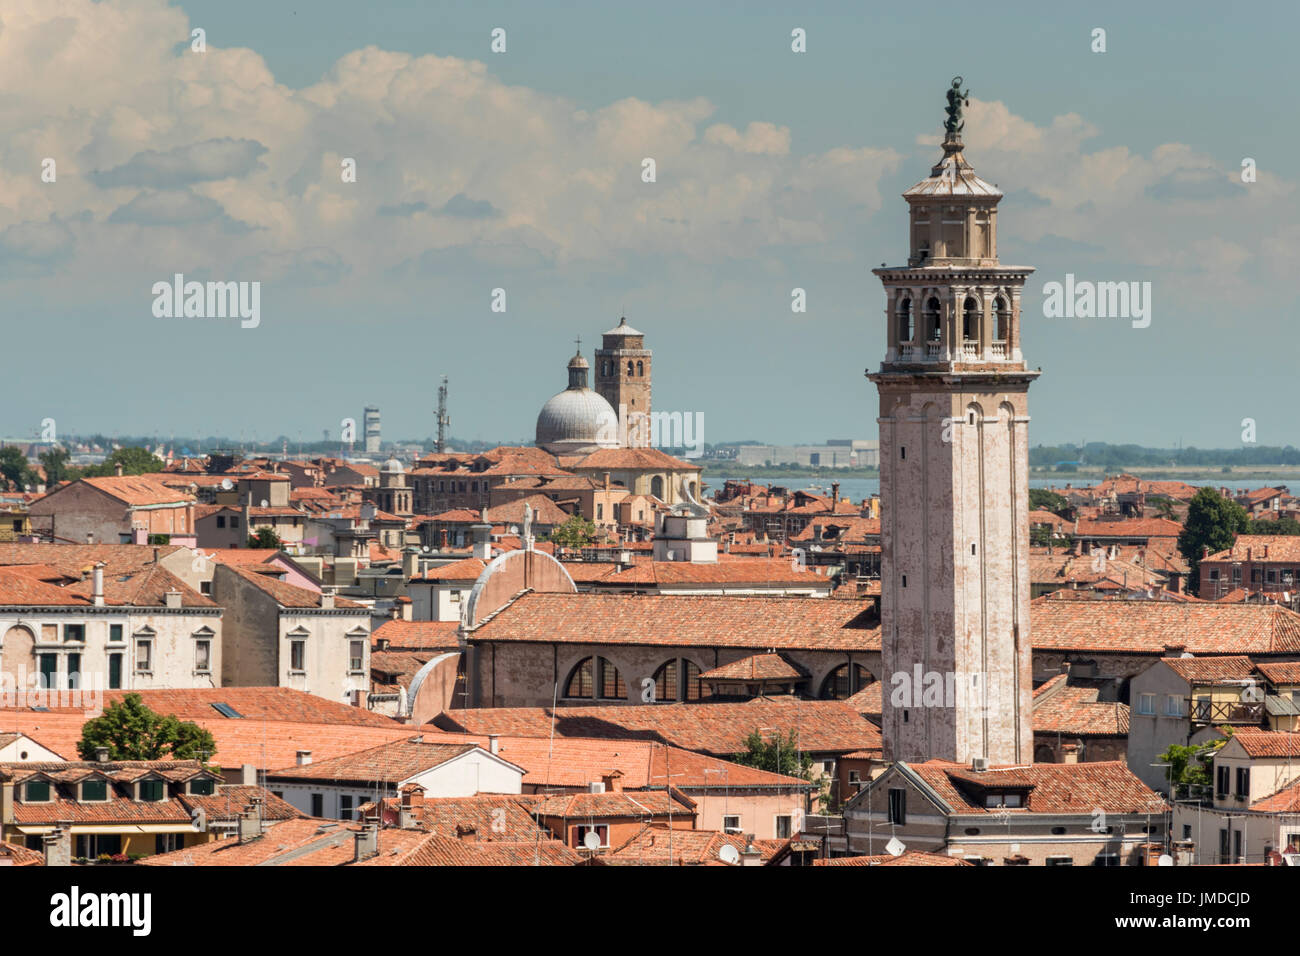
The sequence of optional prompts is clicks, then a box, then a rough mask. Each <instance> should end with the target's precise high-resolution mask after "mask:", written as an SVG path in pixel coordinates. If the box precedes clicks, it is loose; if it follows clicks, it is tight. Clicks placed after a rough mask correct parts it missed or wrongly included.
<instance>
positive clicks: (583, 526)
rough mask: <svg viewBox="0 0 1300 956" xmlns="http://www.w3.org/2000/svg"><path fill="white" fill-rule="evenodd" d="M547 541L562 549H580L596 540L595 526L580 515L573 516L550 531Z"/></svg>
mask: <svg viewBox="0 0 1300 956" xmlns="http://www.w3.org/2000/svg"><path fill="white" fill-rule="evenodd" d="M549 540H551V541H553V542H555V543H556V544H558V545H559V546H560V547H562V548H582V547H586V546H587V545H589V544H591V543H592V542H593V541H595V540H596V526H595V525H594V524H593V523H592V522H590V521H588V520H587V519H586V518H584V517H583V516H582V515H574V516H573V517H571V518H570V519H569V520H568V521H566V522H564V524H561V525H556V526H555V527H554V528H552V529H551V534H550V538H549Z"/></svg>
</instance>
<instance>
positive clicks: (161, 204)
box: [108, 189, 248, 232]
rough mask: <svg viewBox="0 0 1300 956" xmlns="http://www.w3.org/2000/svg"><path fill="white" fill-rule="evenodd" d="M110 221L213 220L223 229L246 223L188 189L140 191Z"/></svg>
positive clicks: (162, 223) (148, 223) (185, 222)
mask: <svg viewBox="0 0 1300 956" xmlns="http://www.w3.org/2000/svg"><path fill="white" fill-rule="evenodd" d="M108 221H109V222H111V223H132V224H135V225H139V226H189V225H196V224H200V223H207V222H217V223H218V224H220V225H221V226H222V227H223V229H224V230H225V231H228V232H229V231H234V232H241V231H247V229H248V227H247V226H246V225H245V224H243V223H239V222H236V221H235V220H233V219H231V218H230V217H229V216H227V215H226V211H225V209H224V208H223V207H222V205H221V203H219V202H217V201H216V200H214V199H210V198H208V197H207V196H199V195H196V194H195V193H192V192H190V191H189V190H186V189H182V190H164V191H161V192H143V193H140V194H139V195H138V196H136V197H135V198H134V199H132V200H131V201H130V202H128V203H126V204H125V205H123V206H119V207H118V208H117V209H115V210H113V212H112V214H111V215H110V216H109V217H108Z"/></svg>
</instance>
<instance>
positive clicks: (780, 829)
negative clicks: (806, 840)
mask: <svg viewBox="0 0 1300 956" xmlns="http://www.w3.org/2000/svg"><path fill="white" fill-rule="evenodd" d="M790 827H791V817H790V814H788V813H783V814H780V815H779V816H777V818H776V838H777V839H778V840H788V839H790Z"/></svg>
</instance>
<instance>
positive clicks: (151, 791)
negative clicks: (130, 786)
mask: <svg viewBox="0 0 1300 956" xmlns="http://www.w3.org/2000/svg"><path fill="white" fill-rule="evenodd" d="M165 796H166V792H165V790H164V789H163V782H162V781H161V780H141V781H140V800H141V801H142V802H143V803H159V802H161V801H162V800H163V798H164V797H165Z"/></svg>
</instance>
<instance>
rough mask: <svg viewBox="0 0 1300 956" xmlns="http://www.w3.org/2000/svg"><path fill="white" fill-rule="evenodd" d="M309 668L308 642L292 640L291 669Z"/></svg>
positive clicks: (290, 648)
mask: <svg viewBox="0 0 1300 956" xmlns="http://www.w3.org/2000/svg"><path fill="white" fill-rule="evenodd" d="M306 669H307V642H306V641H291V642H290V643H289V670H291V671H305V670H306Z"/></svg>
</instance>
